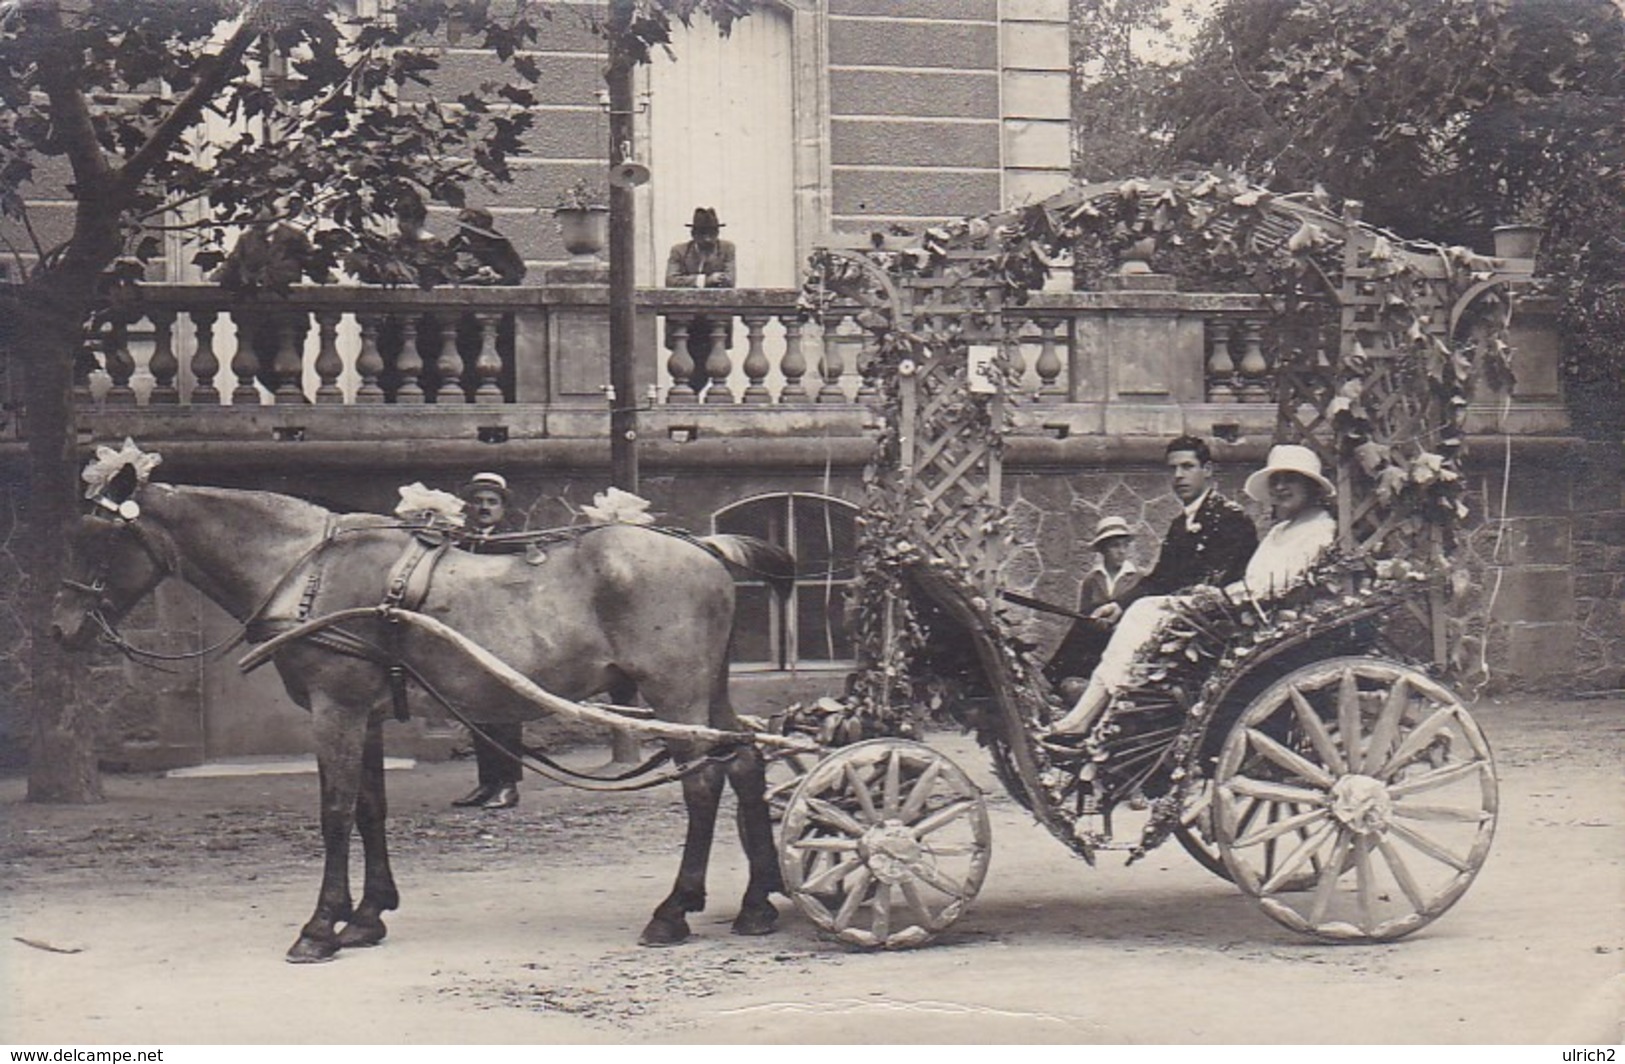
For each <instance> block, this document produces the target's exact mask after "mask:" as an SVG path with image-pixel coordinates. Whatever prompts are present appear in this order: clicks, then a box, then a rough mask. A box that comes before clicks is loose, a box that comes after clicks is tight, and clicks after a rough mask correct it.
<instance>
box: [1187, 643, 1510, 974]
mask: <svg viewBox="0 0 1625 1064" xmlns="http://www.w3.org/2000/svg"><path fill="white" fill-rule="evenodd" d="M1214 816H1215V826H1216V828H1217V832H1218V835H1217V838H1218V845H1219V849H1220V852H1221V853H1222V854H1223V856H1224V862H1225V865H1226V867H1228V868H1229V870H1230V876H1231V878H1232V879H1233V880H1234V881H1235V882H1236V883H1237V884H1238V885H1240V887H1241V889H1242V890H1243V891H1245V892H1246V893H1248V894H1249V895H1251V896H1252V897H1253V898H1255V899H1256V900H1257V901H1258V904H1259V907H1260V908H1262V909H1263V910H1264V912H1265V913H1267V914H1268V915H1269V916H1270V917H1271V918H1273V919H1275V920H1276V921H1278V922H1280V923H1282V924H1285V925H1286V926H1287V927H1290V928H1292V929H1293V930H1295V931H1301V932H1303V933H1305V934H1308V935H1313V936H1315V937H1316V938H1321V939H1326V940H1329V941H1339V942H1350V941H1353V942H1378V941H1389V940H1392V939H1396V938H1400V937H1401V936H1404V935H1408V934H1410V933H1411V932H1413V931H1415V930H1417V929H1418V928H1420V927H1423V926H1425V925H1427V924H1428V923H1430V922H1432V921H1433V920H1434V919H1436V918H1437V917H1438V916H1439V915H1440V914H1442V913H1443V912H1444V911H1445V910H1446V909H1448V908H1450V906H1451V905H1453V904H1455V902H1456V900H1457V899H1458V898H1460V897H1461V895H1462V894H1463V892H1465V891H1466V889H1467V887H1468V885H1469V884H1471V883H1472V881H1473V877H1474V876H1475V875H1477V873H1478V870H1479V868H1480V867H1481V866H1482V865H1483V863H1484V859H1485V857H1486V856H1488V854H1489V848H1490V840H1491V838H1492V837H1493V836H1494V834H1495V819H1496V781H1495V765H1494V761H1493V759H1492V758H1491V755H1490V748H1489V744H1488V743H1487V742H1486V741H1485V739H1484V735H1483V733H1482V732H1480V731H1479V729H1478V725H1477V724H1476V723H1475V722H1474V721H1473V718H1472V715H1471V714H1469V713H1468V712H1467V709H1466V707H1464V706H1463V705H1462V704H1461V702H1460V701H1459V700H1458V699H1457V698H1456V697H1455V696H1454V695H1453V694H1451V693H1450V691H1448V690H1447V689H1445V688H1444V687H1442V686H1440V685H1439V684H1438V683H1436V682H1435V681H1434V680H1432V679H1430V678H1429V677H1428V676H1427V675H1426V674H1424V673H1422V672H1420V671H1418V670H1416V669H1413V668H1410V667H1408V666H1405V665H1401V664H1398V663H1396V662H1391V661H1383V660H1380V659H1375V658H1334V659H1332V660H1330V661H1324V662H1319V663H1316V664H1314V665H1307V666H1304V667H1303V668H1300V669H1297V670H1295V671H1294V672H1291V673H1289V674H1287V675H1286V676H1285V677H1283V678H1282V679H1280V680H1278V681H1277V682H1276V683H1274V684H1273V685H1271V686H1270V687H1269V688H1268V689H1267V690H1265V692H1264V693H1263V694H1262V695H1260V696H1259V698H1258V699H1257V700H1256V701H1254V702H1253V703H1252V704H1251V705H1249V706H1248V707H1247V709H1246V710H1245V711H1244V712H1243V713H1242V715H1241V718H1240V719H1239V720H1238V721H1237V722H1236V724H1235V726H1234V727H1233V728H1232V729H1231V730H1230V733H1229V735H1228V736H1227V737H1226V738H1225V743H1224V749H1223V751H1222V752H1221V754H1220V756H1219V765H1218V770H1217V772H1216V773H1215V776H1214Z"/></svg>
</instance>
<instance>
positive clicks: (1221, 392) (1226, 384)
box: [1207, 318, 1236, 403]
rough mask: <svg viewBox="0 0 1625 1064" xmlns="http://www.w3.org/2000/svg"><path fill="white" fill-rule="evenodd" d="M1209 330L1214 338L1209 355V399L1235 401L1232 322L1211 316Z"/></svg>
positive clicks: (1218, 401) (1215, 401)
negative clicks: (1231, 348)
mask: <svg viewBox="0 0 1625 1064" xmlns="http://www.w3.org/2000/svg"><path fill="white" fill-rule="evenodd" d="M1207 332H1208V335H1209V336H1211V337H1212V338H1213V350H1212V351H1211V352H1210V353H1209V354H1208V356H1207V401H1208V402H1210V403H1233V402H1235V401H1236V388H1235V383H1234V379H1235V376H1236V362H1235V359H1233V358H1231V357H1230V323H1229V322H1228V321H1225V320H1224V319H1223V318H1211V319H1209V320H1208V323H1207Z"/></svg>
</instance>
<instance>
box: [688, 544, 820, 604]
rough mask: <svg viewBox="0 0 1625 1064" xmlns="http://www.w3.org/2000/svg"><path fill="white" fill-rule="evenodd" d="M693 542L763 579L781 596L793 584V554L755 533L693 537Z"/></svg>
mask: <svg viewBox="0 0 1625 1064" xmlns="http://www.w3.org/2000/svg"><path fill="white" fill-rule="evenodd" d="M694 542H695V543H697V544H699V545H700V546H701V547H704V548H705V549H706V550H708V551H710V552H711V553H712V554H714V555H716V556H717V557H718V558H721V559H722V560H723V561H724V562H726V563H727V564H728V565H731V566H733V567H734V568H736V569H742V570H744V571H745V572H747V573H750V574H751V575H752V576H756V577H760V578H761V579H763V580H766V581H767V583H768V586H770V587H772V588H773V590H774V591H776V592H777V593H778V595H779V597H780V598H783V597H785V596H787V595H789V594H790V588H791V587H792V586H793V585H794V584H795V579H796V559H795V555H793V554H791V553H790V552H789V551H787V550H785V549H784V548H783V547H779V546H775V545H774V544H772V543H769V542H768V541H767V540H765V539H757V538H756V537H755V536H736V535H717V536H695V537H694Z"/></svg>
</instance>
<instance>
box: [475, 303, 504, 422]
mask: <svg viewBox="0 0 1625 1064" xmlns="http://www.w3.org/2000/svg"><path fill="white" fill-rule="evenodd" d="M474 322H475V326H476V328H478V329H479V336H480V346H479V351H478V352H477V353H476V354H475V355H474V380H475V382H476V385H475V388H474V402H476V403H500V402H502V385H501V384H499V383H498V381H497V378H499V377H501V376H502V356H501V355H500V354H498V353H497V329H499V328H500V327H501V325H502V315H501V314H476V315H474Z"/></svg>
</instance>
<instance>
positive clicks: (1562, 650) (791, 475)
mask: <svg viewBox="0 0 1625 1064" xmlns="http://www.w3.org/2000/svg"><path fill="white" fill-rule="evenodd" d="M718 442H719V443H721V442H723V441H718ZM1018 442H1019V441H1018ZM1066 442H1067V441H1061V442H1060V444H1059V445H1058V448H1057V449H1052V451H1051V452H1049V453H1046V454H1044V455H1042V456H1038V457H1035V456H1034V455H1032V454H1023V453H1022V449H1021V448H1019V447H1017V448H1012V450H1013V451H1014V452H1015V453H1013V454H1011V455H1010V457H1009V460H1008V462H1007V465H1006V476H1005V497H1006V499H1007V500H1008V503H1009V507H1010V516H1011V529H1012V537H1011V538H1012V543H1011V548H1010V553H1009V556H1008V558H1007V560H1006V562H1005V564H1004V566H1003V568H1002V571H1001V576H1000V584H1001V585H1002V586H1003V587H1005V588H1008V589H1011V590H1016V591H1021V592H1024V593H1027V594H1031V595H1034V596H1036V597H1038V598H1041V599H1044V600H1046V601H1050V602H1054V603H1056V604H1057V605H1062V606H1072V605H1075V603H1076V601H1077V592H1078V585H1079V581H1080V580H1081V577H1082V575H1083V573H1084V572H1085V571H1086V570H1087V569H1088V567H1089V565H1090V564H1092V561H1093V555H1092V553H1091V552H1090V550H1089V547H1088V541H1089V537H1090V534H1091V532H1092V530H1093V529H1094V527H1095V525H1096V523H1097V522H1098V521H1099V520H1100V518H1102V517H1104V516H1108V515H1115V516H1120V517H1123V518H1126V519H1127V520H1128V522H1129V524H1130V526H1131V527H1132V528H1134V529H1135V531H1136V534H1137V537H1136V551H1135V556H1136V560H1137V561H1138V562H1139V563H1141V564H1143V565H1149V564H1150V563H1151V562H1152V561H1154V560H1155V555H1156V548H1157V544H1158V542H1159V541H1160V537H1161V534H1162V531H1163V530H1164V529H1165V528H1166V527H1167V524H1168V522H1169V521H1170V520H1172V518H1173V517H1174V515H1175V514H1176V513H1177V504H1176V503H1175V501H1174V499H1173V498H1172V496H1171V495H1170V494H1169V492H1168V487H1167V480H1166V475H1165V474H1164V472H1163V471H1162V469H1161V468H1160V463H1159V461H1158V459H1159V457H1160V446H1161V445H1160V441H1159V440H1152V439H1146V440H1141V441H1118V442H1114V443H1106V444H1105V445H1104V446H1103V445H1102V443H1101V441H1095V442H1094V443H1093V444H1091V445H1090V446H1091V447H1092V449H1091V450H1087V451H1085V450H1083V449H1079V450H1077V451H1076V452H1074V451H1072V450H1069V449H1067V448H1066V447H1065V443H1066ZM703 443H704V441H702V443H701V444H694V445H689V447H688V448H687V449H685V450H681V451H679V452H678V455H679V457H677V458H673V457H672V454H671V450H670V449H668V450H667V452H666V455H665V457H664V458H662V459H661V460H658V461H651V462H646V463H645V467H644V473H643V482H642V491H643V494H644V495H646V496H647V497H648V498H650V499H651V500H652V501H653V503H654V507H655V509H657V510H658V511H660V512H661V513H662V521H663V522H665V523H668V524H672V525H680V526H686V527H690V528H694V529H696V530H706V529H708V528H709V527H710V519H711V516H712V515H713V514H714V513H716V512H717V511H718V510H721V509H723V508H726V507H728V506H730V505H733V504H735V503H737V502H739V501H741V500H743V499H748V498H751V497H753V496H757V495H762V494H778V493H783V492H789V491H795V492H810V493H817V494H827V495H831V496H834V497H836V498H839V499H844V500H846V501H847V502H850V503H853V504H857V503H859V502H861V498H862V491H861V484H860V480H859V471H860V469H861V464H862V460H863V458H864V456H865V454H866V451H867V445H866V444H865V442H864V441H863V440H861V439H850V440H845V441H841V442H840V444H839V445H838V446H834V447H833V448H831V447H830V446H829V445H827V444H816V443H814V442H813V441H807V443H806V450H807V452H808V453H807V455H805V456H804V460H801V461H785V460H783V455H782V454H781V455H780V456H779V457H780V459H781V460H780V461H778V462H777V463H773V462H768V461H765V460H764V453H763V448H762V446H761V445H760V443H758V444H757V445H756V446H754V447H741V448H723V447H717V448H706V447H705V446H704V445H703ZM264 450H265V452H266V453H265V455H262V456H261V458H262V460H260V461H256V462H241V463H237V464H234V465H232V466H231V467H230V468H226V467H224V466H223V465H222V464H220V463H219V462H218V461H214V462H211V461H210V460H209V457H208V455H206V454H204V455H194V456H193V457H191V458H190V459H188V458H184V457H182V456H180V455H177V457H176V460H175V461H173V462H166V465H165V467H164V470H163V474H164V477H165V479H170V480H174V481H191V482H200V483H213V484H222V485H226V486H238V487H256V488H263V489H268V490H275V491H282V492H287V493H290V494H296V495H301V496H304V497H307V498H311V499H314V500H316V501H319V502H322V503H324V504H326V505H330V506H333V507H335V508H341V509H360V510H369V511H376V512H387V511H388V510H389V509H390V508H391V507H392V506H393V505H394V502H395V498H396V496H395V489H396V487H397V486H398V485H399V484H402V483H405V482H407V481H410V480H415V479H423V480H425V481H426V482H427V483H429V484H431V485H433V486H439V487H445V488H454V487H455V486H456V485H457V484H458V483H459V482H460V478H461V477H462V476H465V475H466V474H467V473H468V472H470V471H472V470H473V469H475V468H494V469H497V470H499V471H501V472H503V473H504V474H506V475H507V476H508V477H509V479H510V481H511V482H512V483H513V484H514V487H515V496H516V503H517V507H518V508H519V509H520V510H522V511H525V512H527V513H528V515H529V520H530V524H531V525H532V527H551V526H556V525H562V524H567V523H569V522H570V520H571V516H572V514H571V511H572V508H574V507H579V506H580V505H581V504H583V503H585V502H588V501H590V500H591V497H592V494H593V492H595V491H598V490H601V489H602V488H603V486H604V484H605V481H606V473H605V471H604V470H603V469H602V468H601V466H600V465H599V464H598V463H597V462H596V461H586V462H581V461H576V462H571V461H567V460H563V459H560V458H558V457H557V456H555V455H553V454H552V452H549V453H548V455H547V456H541V455H540V453H539V452H538V454H531V453H529V452H525V451H513V450H508V449H506V448H484V449H481V450H475V451H472V452H470V451H468V450H466V449H465V450H463V451H460V452H458V453H455V454H452V455H449V456H448V455H446V454H437V453H436V452H435V451H434V449H433V448H426V449H425V452H424V454H423V456H422V458H423V461H422V464H420V465H418V466H416V467H415V468H413V469H410V470H407V469H402V468H375V469H371V470H369V471H367V472H358V471H357V466H358V464H359V463H358V462H357V461H356V460H354V459H352V460H350V461H349V462H347V463H333V464H331V465H324V464H322V463H318V462H311V461H302V460H301V458H302V457H303V456H304V455H305V454H306V452H303V451H301V450H299V449H298V445H285V449H284V450H281V451H279V450H277V449H276V446H268V447H266V448H265V449H264ZM815 450H816V451H817V452H818V453H813V452H814V451H815ZM1254 452H1257V453H1254ZM310 453H314V452H310ZM281 454H286V455H287V458H285V459H281V460H279V461H276V462H275V463H274V464H269V463H270V462H271V459H274V458H276V457H277V456H279V455H281ZM1260 457H1262V444H1259V445H1257V446H1242V447H1239V448H1229V449H1228V450H1227V452H1225V453H1223V454H1222V459H1223V461H1222V464H1221V471H1220V475H1219V483H1220V488H1221V490H1223V491H1225V492H1226V493H1227V494H1229V495H1231V496H1232V497H1233V498H1238V499H1240V498H1241V493H1240V485H1241V482H1242V480H1243V478H1244V476H1245V473H1246V472H1247V470H1248V469H1249V468H1251V467H1252V466H1253V465H1254V464H1256V462H1257V461H1258V459H1259V458H1260ZM1506 458H1507V456H1506V453H1505V451H1504V450H1503V449H1502V448H1501V445H1500V444H1499V443H1498V442H1496V441H1481V442H1479V443H1478V444H1477V445H1476V447H1475V451H1474V454H1473V456H1472V461H1471V463H1470V465H1469V471H1468V476H1469V486H1470V492H1469V495H1468V499H1467V501H1468V504H1469V506H1470V507H1471V510H1472V513H1473V515H1474V519H1473V522H1472V526H1471V528H1470V529H1469V531H1468V532H1467V533H1466V534H1465V535H1464V537H1463V540H1462V557H1463V558H1464V560H1465V561H1466V562H1467V570H1468V572H1469V574H1470V575H1471V578H1472V579H1471V581H1470V584H1469V585H1468V586H1467V587H1465V588H1464V589H1463V590H1464V593H1463V594H1462V595H1461V596H1460V597H1459V598H1458V600H1457V601H1456V602H1454V603H1453V604H1452V610H1453V612H1454V613H1455V615H1456V618H1457V622H1456V623H1457V624H1458V625H1459V627H1458V629H1457V630H1458V632H1459V633H1460V634H1462V635H1464V636H1465V639H1464V640H1463V642H1462V647H1463V660H1462V662H1461V664H1462V666H1463V668H1462V673H1461V681H1462V686H1463V687H1464V688H1465V689H1467V690H1469V691H1471V690H1475V689H1483V690H1492V691H1493V690H1503V691H1504V690H1511V689H1529V688H1548V689H1556V688H1562V689H1568V690H1598V689H1616V688H1619V687H1622V686H1625V463H1622V461H1621V453H1620V450H1619V448H1618V447H1617V446H1615V447H1603V446H1598V445H1593V446H1589V447H1587V446H1583V445H1580V444H1578V443H1576V442H1575V441H1572V440H1564V441H1546V442H1544V443H1543V442H1541V441H1534V442H1519V443H1517V444H1516V445H1515V446H1514V448H1513V451H1512V456H1511V471H1512V474H1511V476H1510V478H1508V477H1505V476H1503V473H1504V471H1505V469H1506V468H1507V461H1506ZM826 463H827V464H826ZM19 465H20V463H17V462H14V461H10V460H4V456H0V472H5V473H6V475H7V476H8V477H9V478H10V479H7V480H0V750H3V755H0V756H3V758H4V760H5V761H6V762H9V763H11V764H18V763H21V761H22V759H23V758H24V756H25V750H26V735H27V729H26V721H25V720H24V719H23V715H22V709H21V707H22V698H21V696H22V692H23V690H24V687H25V685H26V682H27V671H26V653H25V650H24V647H25V642H24V641H25V637H26V632H25V629H24V624H23V617H22V615H21V611H20V606H19V601H20V584H21V579H22V568H21V566H20V564H19V559H18V557H17V552H16V510H17V504H18V499H19V497H20V487H19V485H18V483H17V481H16V475H15V471H16V470H17V469H18V468H19ZM1248 506H1249V510H1250V512H1252V513H1253V514H1254V516H1255V518H1258V519H1259V520H1260V521H1261V522H1262V519H1263V514H1262V513H1261V512H1260V511H1259V509H1258V508H1257V507H1256V506H1253V505H1252V504H1250V503H1249V504H1248ZM202 609H203V607H202V606H201V603H200V602H199V601H198V598H197V596H196V595H195V594H192V593H190V592H186V593H182V592H180V591H179V590H175V591H172V592H166V593H165V594H162V595H160V596H158V597H156V598H155V599H154V600H153V601H151V602H149V603H147V604H145V605H144V606H143V607H141V609H139V610H137V611H136V612H135V613H134V614H133V615H132V616H131V617H130V618H129V619H128V620H127V621H126V623H125V624H124V626H123V627H124V631H125V634H126V635H127V636H128V637H129V638H130V639H131V640H132V641H133V642H135V643H137V644H138V645H141V646H147V647H152V648H154V649H158V650H165V651H170V652H174V651H180V650H186V649H191V648H195V647H197V646H200V645H202V643H203V642H204V640H205V634H208V635H209V636H210V637H211V638H214V637H218V632H219V628H218V624H219V622H218V621H217V622H216V628H215V629H213V630H212V631H206V630H208V623H207V621H206V619H205V618H204V616H203V614H202V613H201V612H200V610H202ZM1010 616H1011V617H1013V618H1016V619H1018V620H1019V621H1020V623H1022V624H1023V625H1024V626H1025V627H1024V634H1025V635H1026V636H1027V637H1028V638H1029V639H1031V640H1032V641H1033V642H1035V643H1037V644H1038V645H1039V646H1040V647H1042V648H1045V649H1047V648H1049V647H1052V646H1053V645H1054V644H1055V642H1056V641H1057V640H1059V638H1060V636H1061V634H1062V632H1063V630H1064V628H1065V626H1066V623H1067V622H1066V621H1065V620H1064V619H1062V618H1056V617H1053V616H1049V615H1044V614H1039V613H1036V612H1032V611H1027V610H1023V609H1020V608H1016V607H1012V608H1011V609H1010ZM232 656H233V657H234V656H235V655H232ZM1485 662H1487V663H1488V666H1489V668H1488V670H1487V672H1486V671H1485V670H1484V669H1483V668H1482V667H1481V666H1482V663H1485ZM232 668H233V667H232V664H231V661H230V660H229V659H228V660H226V661H224V662H221V663H219V664H217V665H213V666H210V669H212V670H224V671H226V672H228V673H229V672H231V671H232ZM211 677H212V678H211ZM806 680H807V677H806V676H802V677H800V681H801V682H802V686H803V687H805V681H806ZM232 682H237V681H236V680H235V677H234V676H233V679H232ZM772 683H773V681H772V680H771V679H769V678H767V677H763V676H754V677H752V684H753V688H754V689H755V690H756V692H757V693H756V694H754V695H753V696H752V697H753V698H757V699H758V700H759V699H761V698H763V697H770V692H768V690H767V689H768V688H770V687H771V686H772ZM222 684H223V681H222V679H221V676H220V673H219V672H213V673H211V672H210V671H209V670H198V669H185V668H183V669H181V670H180V671H178V672H176V673H172V674H164V673H158V672H153V671H150V670H147V669H142V668H139V667H138V666H135V665H132V664H131V663H129V662H126V661H124V660H123V659H122V658H119V657H118V656H116V655H114V654H112V653H110V652H107V651H101V652H98V653H96V654H94V655H93V656H91V657H90V658H88V659H87V660H86V670H85V672H84V673H83V674H82V675H81V678H80V683H79V685H78V686H79V689H80V697H83V698H87V699H93V700H94V702H95V704H96V706H97V707H98V709H99V710H100V711H101V712H102V714H103V718H104V720H105V721H106V725H107V726H106V729H105V741H104V747H103V748H104V758H105V760H106V762H107V763H109V764H111V765H115V766H125V767H129V768H136V769H142V768H159V767H166V766H170V765H178V764H188V763H195V762H196V761H198V760H200V759H201V758H202V757H203V756H204V753H205V749H206V745H207V744H206V743H205V732H206V731H207V730H208V729H209V728H211V727H218V724H217V723H216V724H211V723H210V720H211V719H212V718H210V716H209V714H208V712H206V707H205V705H204V703H205V701H206V700H208V699H210V698H213V699H215V700H219V699H220V698H221V697H222V694H221V692H222V691H226V692H231V693H230V694H229V695H228V696H226V697H231V698H242V699H244V704H245V706H247V705H248V703H253V708H252V709H251V710H249V711H247V713H248V715H249V716H250V717H252V718H253V720H252V721H251V722H250V723H251V724H252V725H253V727H256V728H259V729H260V732H258V733H254V734H250V735H249V737H248V739H246V740H244V741H245V742H248V743H249V744H252V743H253V742H263V743H265V744H266V752H270V753H287V752H292V751H293V750H294V749H297V748H298V744H299V743H300V742H301V741H302V737H301V733H300V731H299V729H301V728H303V726H304V725H303V720H304V718H303V715H302V714H300V713H298V712H297V711H296V710H293V709H292V708H291V707H290V706H289V705H288V704H287V703H286V699H285V698H284V697H283V696H282V695H281V693H280V691H279V690H278V687H277V685H276V682H275V679H274V678H273V677H269V676H265V677H263V678H262V683H261V686H258V687H252V686H251V687H246V688H236V687H231V686H229V684H227V685H224V686H223V685H222ZM798 690H799V689H798ZM830 690H831V693H833V692H834V691H837V690H839V677H838V676H835V677H832V678H831V681H830ZM239 691H241V692H242V693H240V694H239V693H237V692H239ZM796 697H800V694H798V695H797V696H796ZM752 704H753V705H754V704H755V703H752ZM273 725H275V726H274V727H273ZM414 728H416V729H417V730H416V731H412V730H410V729H407V730H402V729H400V728H399V726H396V725H391V729H392V732H393V734H394V735H395V737H396V738H395V743H396V745H395V749H396V750H398V751H400V752H415V753H428V752H431V749H432V748H435V746H436V743H439V747H438V748H439V749H441V750H442V751H443V750H444V749H445V747H446V745H447V741H448V740H447V737H448V735H449V734H450V733H449V732H448V731H447V730H446V729H444V728H442V729H441V730H440V732H439V733H434V729H433V728H432V727H427V726H418V725H414ZM278 729H280V730H278ZM436 734H438V736H439V738H438V739H437V738H436ZM219 738H220V737H219V736H218V735H214V736H211V739H212V740H214V741H216V742H218V740H219ZM428 740H434V741H432V742H430V741H428Z"/></svg>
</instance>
